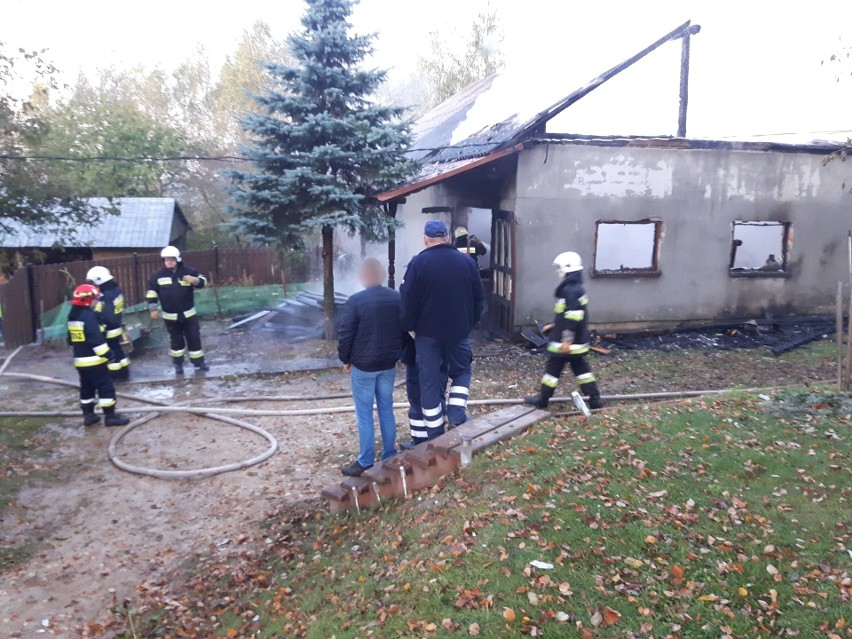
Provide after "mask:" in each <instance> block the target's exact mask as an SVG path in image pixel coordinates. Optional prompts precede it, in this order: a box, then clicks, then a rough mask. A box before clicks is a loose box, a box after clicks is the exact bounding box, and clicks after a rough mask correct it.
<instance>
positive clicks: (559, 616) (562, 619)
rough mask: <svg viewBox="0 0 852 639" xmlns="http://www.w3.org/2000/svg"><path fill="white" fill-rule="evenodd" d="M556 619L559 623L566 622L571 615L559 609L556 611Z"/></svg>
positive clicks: (569, 619)
mask: <svg viewBox="0 0 852 639" xmlns="http://www.w3.org/2000/svg"><path fill="white" fill-rule="evenodd" d="M556 621H559V622H561V623H567V622H569V621H571V615H569V614H568V613H567V612H562V611H561V610H560V611H559V612H557V613H556Z"/></svg>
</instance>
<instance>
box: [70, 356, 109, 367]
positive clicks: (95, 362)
mask: <svg viewBox="0 0 852 639" xmlns="http://www.w3.org/2000/svg"><path fill="white" fill-rule="evenodd" d="M105 362H106V358H105V357H101V356H100V355H89V356H88V357H75V358H74V366H76V367H77V368H86V367H88V366H99V365H100V364H104V363H105Z"/></svg>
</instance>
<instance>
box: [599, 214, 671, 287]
mask: <svg viewBox="0 0 852 639" xmlns="http://www.w3.org/2000/svg"><path fill="white" fill-rule="evenodd" d="M601 224H637V225H649V224H653V225H654V248H653V250H652V252H651V266H650V267H648V268H629V269H624V270H620V271H611V270H599V269H598V240H599V231H600V227H601ZM662 238H663V221H662V220H654V219H650V218H646V219H644V220H597V221H596V222H595V248H594V254H593V255H592V277H604V278H606V277H620V278H625V277H628V278H634V277H660V275H662V271H661V270H660V244H661V242H662Z"/></svg>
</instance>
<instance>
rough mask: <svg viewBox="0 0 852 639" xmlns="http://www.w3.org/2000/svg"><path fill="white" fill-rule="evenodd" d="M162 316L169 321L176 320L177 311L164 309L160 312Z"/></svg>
mask: <svg viewBox="0 0 852 639" xmlns="http://www.w3.org/2000/svg"><path fill="white" fill-rule="evenodd" d="M162 316H163V319H164V320H169V321H170V322H176V321H177V318H178V314H177V313H166V312H165V311H163V312H162Z"/></svg>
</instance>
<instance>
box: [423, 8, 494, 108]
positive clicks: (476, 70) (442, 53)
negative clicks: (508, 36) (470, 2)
mask: <svg viewBox="0 0 852 639" xmlns="http://www.w3.org/2000/svg"><path fill="white" fill-rule="evenodd" d="M465 34H466V37H465V39H464V40H463V41H464V42H465V46H464V48H463V49H461V50H460V49H459V47H458V46H457V45H454V42H453V41H450V40H448V39H447V38H445V37H442V36H441V34H440V33H438V32H432V33H430V34H429V35H430V37H431V43H430V44H431V46H430V49H431V50H430V52H429V55H427V56H425V57H421V58H420V68H421V70H422V71H423V74H424V77H425V79H426V81H427V82H428V84H429V86H430V89H431V91H430V93H431V96H430V97H431V103H430V104H429V106H434V105H436V104H439V103H441V102H443V101H444V100H446V99H447V98H449V97H452V96H453V95H455V94H456V93H458V92H459V91H461V90H462V89H464V88H465V87H466V86H468V85H469V84H473V83H474V82H476V81H478V80H482V79H483V78H486V77H488V76H489V75H491V74H492V73H494V72H495V71H497V70H499V69H500V68H501V67H502V66H503V56H502V54H501V52H500V49H499V44H500V41H501V40H502V34H501V31H500V26H499V24H498V21H497V13H496V12H495V11H494V10H493V9H492V10H489V11H486V12H483V13H480V14H479V15H478V16H477V17H476V19H474V21H473V23H472V24H471V25H470V28H469V29H467V30H465ZM453 40H454V41H455V42H458V41H459V39H458V38H454V39H453Z"/></svg>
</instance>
